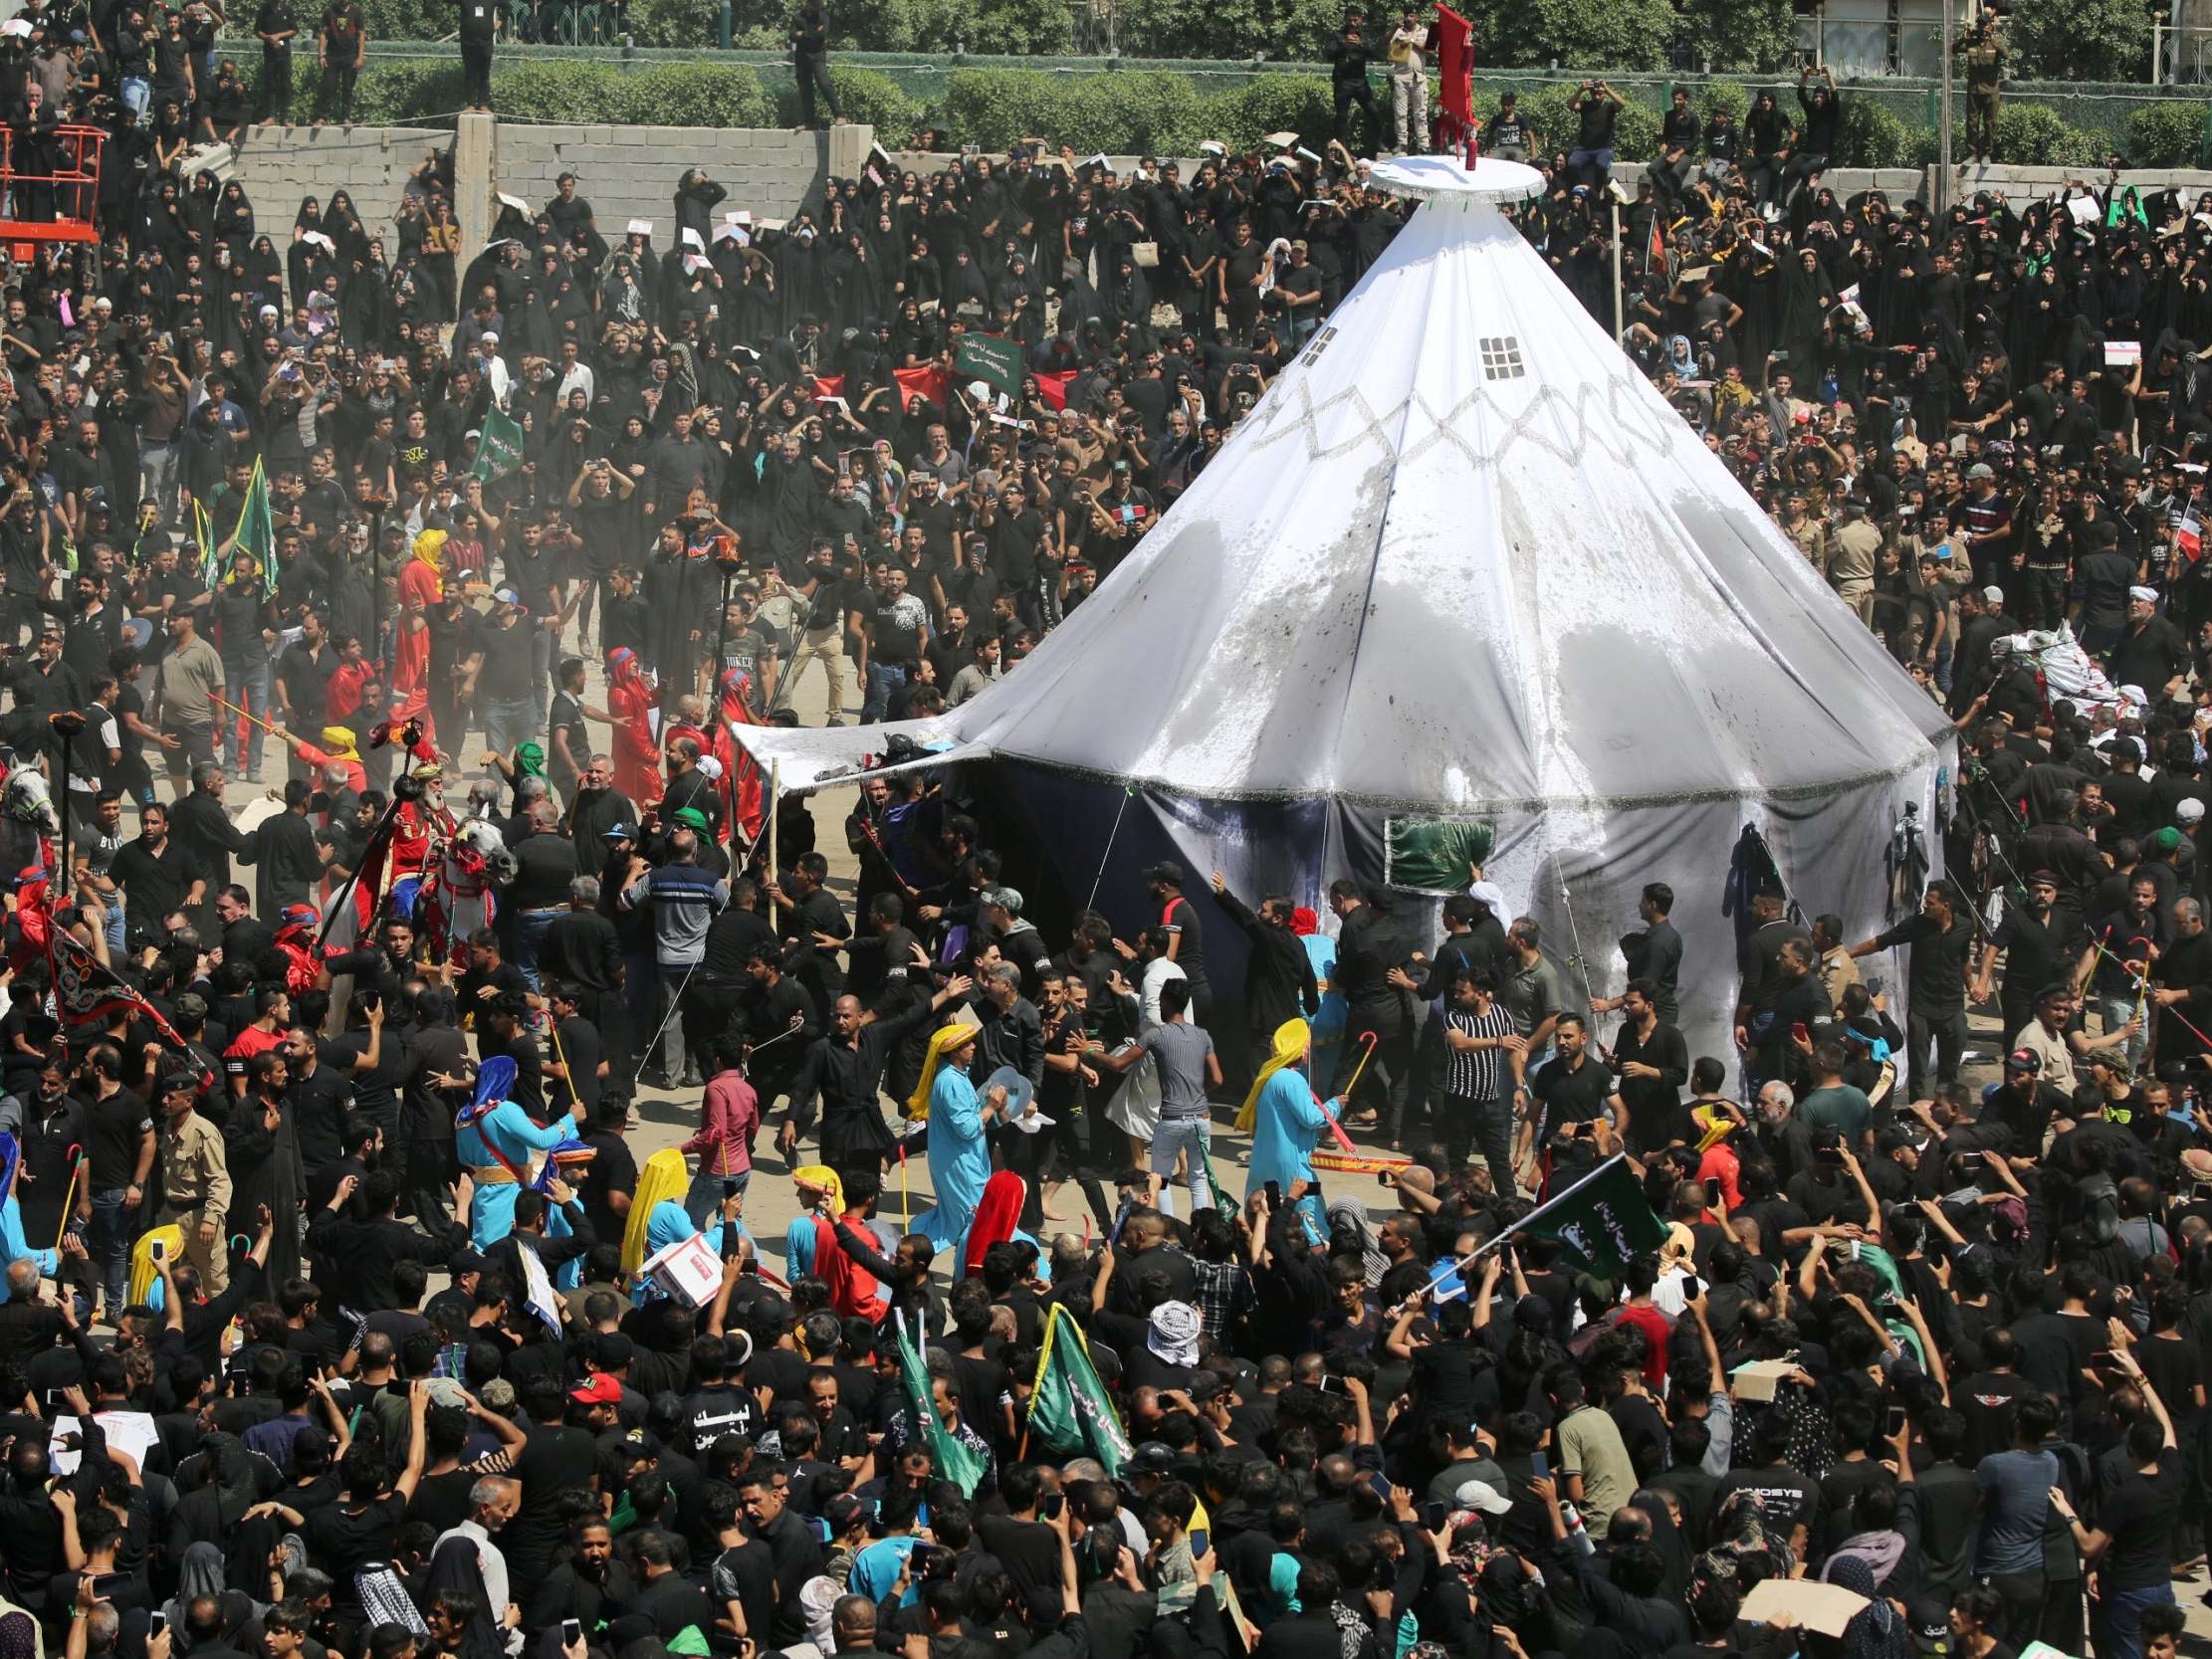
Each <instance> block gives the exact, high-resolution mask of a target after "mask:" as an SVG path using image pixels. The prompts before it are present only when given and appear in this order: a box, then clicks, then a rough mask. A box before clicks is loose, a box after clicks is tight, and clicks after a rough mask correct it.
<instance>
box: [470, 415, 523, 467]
mask: <svg viewBox="0 0 2212 1659" xmlns="http://www.w3.org/2000/svg"><path fill="white" fill-rule="evenodd" d="M522 464H523V427H522V423H521V422H520V421H518V420H515V419H513V418H512V417H511V416H508V415H506V414H504V413H502V412H501V411H500V410H498V409H493V410H491V411H490V412H489V413H487V414H486V415H485V417H484V430H483V431H482V432H480V433H478V434H477V439H476V460H475V461H474V462H472V463H471V464H470V466H469V477H471V478H473V479H481V480H482V481H483V482H484V483H486V484H497V483H498V482H499V481H500V480H501V479H503V478H505V477H506V476H507V475H508V474H509V473H512V472H514V471H516V470H517V469H518V468H519V467H521V466H522Z"/></svg>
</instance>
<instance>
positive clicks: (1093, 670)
mask: <svg viewBox="0 0 2212 1659" xmlns="http://www.w3.org/2000/svg"><path fill="white" fill-rule="evenodd" d="M1375 171H1376V176H1377V178H1378V179H1379V180H1380V181H1382V182H1385V183H1386V184H1388V185H1389V186H1390V187H1393V188H1397V189H1401V190H1403V191H1406V192H1408V193H1411V194H1417V195H1422V196H1424V197H1426V198H1427V199H1426V201H1425V203H1424V205H1423V207H1422V208H1421V210H1420V211H1419V212H1417V213H1416V214H1415V215H1414V217H1413V218H1412V220H1411V222H1410V223H1409V224H1408V225H1407V226H1406V228H1405V230H1404V231H1403V232H1401V233H1400V235H1399V236H1398V237H1397V239H1396V240H1395V241H1394V242H1392V244H1391V245H1390V247H1389V249H1388V250H1387V251H1386V252H1385V253H1384V255H1383V257H1382V259H1381V260H1380V261H1378V262H1377V264H1376V265H1375V267H1374V268H1373V269H1372V270H1370V271H1369V273H1368V274H1367V276H1366V278H1365V279H1364V280H1363V281H1362V282H1361V283H1360V284H1359V286H1358V287H1357V288H1356V289H1355V290H1354V291H1353V293H1352V294H1351V295H1350V296H1348V297H1347V298H1346V300H1345V301H1344V303H1343V304H1342V305H1341V306H1340V307H1339V308H1338V309H1337V310H1336V311H1335V312H1334V313H1333V314H1332V315H1331V317H1330V318H1329V320H1328V321H1327V323H1326V324H1325V325H1324V326H1323V327H1322V329H1321V331H1320V332H1319V333H1318V334H1317V335H1316V336H1315V337H1314V338H1313V339H1312V340H1311V341H1310V342H1309V343H1308V344H1307V346H1306V347H1305V349H1304V350H1303V352H1301V354H1300V355H1299V357H1298V359H1297V361H1296V362H1295V363H1294V364H1293V365H1292V366H1291V367H1290V368H1288V369H1286V370H1285V371H1284V372H1283V373H1282V374H1280V375H1279V376H1278V377H1277V379H1276V380H1275V382H1274V384H1273V385H1272V386H1271V387H1270V388H1269V389H1268V391H1267V393H1266V395H1265V396H1264V397H1263V399H1262V400H1261V402H1260V403H1259V405H1258V406H1257V407H1256V408H1255V409H1254V410H1253V411H1252V412H1251V414H1250V415H1249V416H1248V417H1247V418H1246V419H1245V420H1244V421H1243V422H1242V423H1241V424H1240V425H1239V426H1238V428H1237V430H1236V431H1235V433H1234V434H1233V435H1232V436H1231V437H1230V439H1229V440H1228V442H1227V443H1226V444H1225V445H1224V446H1223V448H1222V450H1221V453H1220V454H1219V455H1218V456H1217V457H1216V458H1215V460H1214V461H1213V462H1212V463H1211V464H1210V465H1209V466H1208V467H1207V469H1206V471H1205V472H1204V473H1203V474H1202V475H1201V476H1200V477H1199V479H1198V481H1197V482H1196V483H1195V484H1194V485H1193V486H1192V487H1191V489H1190V490H1189V491H1188V492H1186V494H1185V495H1184V497H1183V499H1182V500H1181V501H1180V502H1179V503H1177V505H1176V506H1175V508H1174V510H1173V511H1172V512H1170V513H1169V514H1168V515H1167V517H1166V518H1165V519H1164V520H1163V521H1162V522H1161V523H1160V524H1159V525H1158V526H1157V527H1156V528H1155V529H1154V530H1153V531H1152V532H1151V533H1150V534H1149V535H1147V536H1146V537H1145V538H1144V539H1143V541H1142V542H1141V543H1140V544H1139V545H1138V546H1137V547H1136V549H1135V550H1134V551H1133V552H1132V553H1131V555H1130V556H1129V558H1128V559H1127V560H1126V561H1125V562H1124V563H1123V565H1122V566H1121V568H1119V569H1118V570H1117V571H1115V573H1114V574H1113V576H1112V577H1111V578H1110V579H1109V580H1107V581H1106V582H1104V583H1102V584H1101V585H1100V587H1099V590H1098V592H1097V593H1096V594H1095V595H1094V596H1093V597H1092V598H1090V599H1089V600H1087V601H1086V602H1085V603H1084V604H1082V605H1081V606H1080V607H1079V608H1078V609H1077V610H1076V611H1075V612H1074V613H1073V614H1071V615H1070V616H1069V617H1068V619H1067V620H1066V622H1065V623H1064V624H1063V625H1062V626H1060V627H1059V628H1057V629H1055V630H1054V631H1053V632H1052V633H1051V634H1050V635H1049V636H1048V637H1047V638H1046V639H1045V640H1044V641H1043V643H1042V644H1041V645H1040V646H1039V647H1038V649H1037V650H1036V651H1035V653H1034V654H1033V655H1032V656H1031V657H1030V659H1029V660H1028V661H1027V662H1026V663H1024V664H1023V665H1022V667H1021V668H1020V670H1019V672H1018V673H1016V674H1013V675H1011V676H1010V677H1008V678H1007V679H1006V680H1005V681H1003V682H1001V683H999V684H997V685H995V686H994V687H992V688H991V689H990V690H988V691H987V692H985V693H984V694H983V695H982V696H980V697H978V698H976V699H975V700H973V701H972V702H970V703H968V704H966V705H964V706H963V707H961V708H960V709H957V710H953V711H951V712H950V713H948V714H947V715H946V716H945V717H944V718H942V719H941V720H937V721H932V722H927V723H922V724H921V726H919V727H917V728H915V729H916V732H917V735H922V736H925V737H928V738H935V739H938V740H940V741H942V740H945V739H950V740H951V741H952V743H953V744H954V745H955V748H956V749H957V751H958V752H959V753H961V754H974V753H992V754H995V755H997V756H999V757H1001V758H1007V759H1019V760H1026V761H1030V762H1034V763H1036V764H1039V765H1042V766H1046V767H1055V768H1063V769H1066V770H1069V771H1072V772H1079V773H1086V774H1090V775H1092V776H1095V777H1103V778H1112V779H1117V780H1122V781H1127V782H1131V783H1135V784H1138V785H1141V786H1148V787H1150V788H1151V789H1153V790H1156V791H1162V792H1167V793H1172V794H1175V795H1181V796H1188V797H1194V798H1199V799H1224V800H1237V799H1243V800H1254V799H1277V800H1282V799H1299V798H1306V799H1312V798H1323V797H1333V798H1336V799H1340V800H1343V801H1348V802H1361V803H1369V804H1373V805H1378V806H1418V807H1421V808H1424V809H1427V810H1430V811H1439V810H1440V811H1445V812H1452V813H1461V812H1479V813H1488V812H1501V813H1503V812H1527V811H1530V810H1538V809H1551V810H1554V811H1558V810H1561V809H1565V810H1567V811H1569V812H1574V811H1576V810H1578V809H1579V810H1581V811H1588V812H1593V813H1602V812H1607V811H1618V810H1621V809H1624V808H1630V807H1635V806H1651V805H1659V804H1661V803H1666V802H1682V801H1687V800H1696V799H1704V800H1719V799H1748V798H1759V799H1764V800H1769V801H1786V800H1789V799H1791V798H1807V797H1813V796H1820V795H1826V794H1830V793H1833V792H1835V791H1838V790H1841V789H1849V788H1852V787H1856V786H1859V785H1862V784H1866V783H1870V782H1873V781H1875V780H1878V779H1880V778H1885V777H1894V776H1897V775H1899V774H1900V773H1901V772H1903V771H1904V770H1906V769H1907V768H1912V767H1919V768H1925V767H1927V766H1929V765H1930V764H1931V763H1932V761H1933V757H1934V748H1933V743H1934V740H1935V739H1936V738H1937V737H1939V736H1940V734H1941V733H1943V732H1944V731H1945V730H1946V729H1947V723H1946V722H1945V720H1944V718H1943V716H1942V714H1941V712H1940V711H1939V710H1938V709H1937V708H1936V707H1935V705H1934V704H1933V703H1932V702H1930V701H1929V699H1928V698H1927V696H1926V695H1925V694H1924V693H1923V692H1921V691H1919V690H1918V689H1917V688H1916V687H1914V686H1913V685H1912V683H1911V682H1910V680H1908V679H1907V678H1906V677H1905V675H1904V674H1903V673H1902V672H1901V671H1900V670H1899V669H1898V668H1897V666H1896V665H1895V664H1894V663H1893V662H1892V661H1891V660H1890V659H1889V657H1888V655H1887V653H1886V652H1885V651H1884V650H1883V649H1882V648H1881V646H1880V643H1879V642H1878V641H1877V640H1876V639H1875V638H1874V637H1873V636H1872V635H1871V634H1870V633H1869V632H1868V631H1867V629H1866V628H1865V627H1864V626H1863V625H1862V624H1861V623H1860V622H1859V621H1858V619H1857V618H1856V617H1855V616H1854V615H1852V613H1851V612H1850V611H1849V610H1848V609H1847V608H1846V607H1845V606H1844V605H1843V603H1842V602H1841V601H1840V600H1839V599H1838V598H1837V597H1836V596H1835V595H1834V594H1833V593H1832V592H1831V591H1830V589H1829V588H1828V586H1827V584H1826V583H1825V581H1823V580H1822V579H1821V577H1820V576H1819V575H1818V574H1817V573H1816V572H1815V571H1814V570H1813V569H1812V568H1811V567H1810V566H1809V565H1808V564H1807V563H1806V561H1805V559H1804V558H1803V556H1802V555H1801V554H1799V553H1798V552H1797V550H1796V549H1795V548H1794V547H1793V546H1792V545H1791V544H1790V543H1789V542H1788V541H1787V540H1786V539H1785V538H1784V537H1783V536H1782V535H1781V534H1780V533H1779V531H1778V530H1777V529H1776V528H1775V527H1774V525H1773V524H1772V523H1771V521H1770V520H1769V519H1768V518H1767V517H1766V515H1765V514H1764V513H1762V512H1761V511H1760V509H1759V508H1758V506H1757V504H1756V503H1754V502H1753V501H1752V500H1751V499H1750V497H1749V496H1748V495H1746V494H1745V493H1744V491H1743V490H1742V488H1741V487H1740V486H1739V485H1738V484H1737V483H1736V482H1735V480H1734V479H1733V478H1731V477H1730V476H1729V474H1728V473H1727V471H1726V469H1725V468H1724V467H1723V466H1722V465H1721V464H1720V462H1719V460H1718V459H1717V458H1716V457H1715V456H1713V455H1711V454H1710V453H1709V452H1707V451H1706V450H1705V448H1704V447H1703V445H1702V444H1701V443H1700V441H1699V439H1698V438H1697V435H1696V434H1695V433H1694V432H1692V431H1691V430H1690V428H1689V427H1688V426H1687V425H1685V424H1684V423H1683V422H1682V420H1681V419H1680V417H1679V416H1677V415H1676V414H1675V413H1674V411H1673V410H1671V409H1670V408H1668V407H1667V405H1666V403H1665V401H1664V399H1662V398H1661V397H1660V396H1659V394H1658V392H1657V391H1656V390H1655V389H1654V388H1653V387H1652V386H1651V385H1650V384H1649V382H1648V381H1647V380H1646V379H1645V377H1644V376H1643V375H1642V374H1641V373H1640V372H1639V371H1638V370H1637V369H1636V368H1635V366H1634V365H1633V364H1631V363H1630V362H1629V360H1628V359H1627V358H1626V357H1625V356H1624V355H1623V354H1622V352H1621V351H1620V350H1619V348H1618V347H1617V346H1616V345H1615V343H1614V342H1613V341H1612V340H1611V339H1610V338H1608V337H1607V335H1606V334H1605V332H1604V331H1603V330H1602V329H1601V328H1600V327H1599V326H1598V325H1597V324H1596V323H1595V322H1594V321H1593V320H1592V318H1591V317H1590V315H1589V313H1588V312H1587V311H1585V310H1584V309H1583V307H1582V306H1581V305H1580V304H1579V303H1578V302H1577V301H1576V300H1575V298H1574V297H1573V296H1572V295H1571V294H1570V293H1569V292H1568V291H1567V289H1566V288H1565V287H1564V285H1562V284H1561V283H1560V282H1559V281H1558V279H1557V278H1556V277H1555V276H1554V275H1553V274H1552V273H1551V271H1550V270H1549V268H1548V267H1547V266H1546V265H1545V263H1544V261H1543V259H1542V258H1541V256H1540V255H1539V254H1538V253H1537V252H1536V251H1535V250H1534V249H1533V248H1532V247H1531V246H1530V245H1529V244H1528V243H1527V241H1526V240H1525V239H1524V238H1523V237H1522V236H1521V234H1520V233H1519V232H1518V231H1517V230H1516V229H1515V228H1514V227H1513V225H1512V224H1511V223H1509V222H1508V221H1507V220H1506V219H1505V218H1504V216H1503V215H1502V214H1501V213H1500V212H1499V211H1498V210H1497V207H1496V205H1495V201H1494V199H1493V198H1494V197H1496V196H1499V195H1504V194H1511V195H1515V196H1518V195H1522V194H1526V193H1529V191H1530V190H1531V189H1532V188H1533V186H1534V185H1535V184H1536V182H1537V175H1536V174H1534V173H1533V172H1532V171H1530V170H1529V169H1527V168H1523V167H1517V166H1515V165H1513V164H1512V163H1506V162H1494V161H1484V162H1482V163H1480V164H1479V165H1478V166H1477V167H1476V168H1475V169H1473V170H1472V171H1469V170H1468V169H1464V168H1462V167H1460V166H1459V165H1457V164H1456V163H1455V162H1452V161H1449V160H1446V159H1443V158H1439V157H1430V158H1423V159H1419V160H1410V161H1401V162H1394V163H1388V164H1386V165H1384V166H1381V167H1378V168H1377V169H1376V170H1375ZM742 735H743V736H744V737H745V739H746V740H747V741H748V743H749V745H751V746H754V747H756V748H757V749H758V750H759V751H760V752H761V753H763V754H764V755H766V754H771V753H773V754H777V755H779V756H781V757H782V758H783V782H784V784H785V786H786V787H791V786H800V785H804V784H806V783H808V782H812V781H816V780H818V779H822V778H826V777H828V776H831V775H834V774H835V773H837V772H840V771H843V770H845V769H846V768H847V767H849V766H850V765H851V764H852V763H854V762H855V761H857V759H858V758H859V756H860V755H861V754H863V753H868V752H875V751H879V750H880V749H881V748H882V746H883V736H882V733H881V731H880V729H878V730H858V731H856V730H851V729H847V730H839V731H767V730H763V729H761V728H749V729H747V730H745V731H744V732H743V733H742Z"/></svg>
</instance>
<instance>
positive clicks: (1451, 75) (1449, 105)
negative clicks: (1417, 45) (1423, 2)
mask: <svg viewBox="0 0 2212 1659" xmlns="http://www.w3.org/2000/svg"><path fill="white" fill-rule="evenodd" d="M1430 33H1431V36H1432V38H1433V39H1434V40H1435V42H1436V51H1437V119H1436V128H1437V142H1438V146H1439V147H1441V148H1445V149H1455V148H1456V149H1464V151H1465V152H1466V158H1467V160H1468V161H1470V162H1471V161H1473V160H1474V158H1475V124H1474V25H1473V24H1471V23H1469V22H1468V21H1467V20H1466V19H1465V18H1463V17H1461V16H1460V15H1459V14H1458V13H1457V12H1455V11H1453V10H1452V9H1451V8H1450V7H1449V6H1438V8H1437V22H1436V26H1435V27H1434V28H1433V29H1432V30H1431V31H1430Z"/></svg>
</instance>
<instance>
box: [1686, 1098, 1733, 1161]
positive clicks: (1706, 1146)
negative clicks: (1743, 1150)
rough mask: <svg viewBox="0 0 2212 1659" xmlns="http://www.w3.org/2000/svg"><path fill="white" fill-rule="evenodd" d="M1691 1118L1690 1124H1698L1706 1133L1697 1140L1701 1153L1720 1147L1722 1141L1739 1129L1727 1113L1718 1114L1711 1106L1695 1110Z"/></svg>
mask: <svg viewBox="0 0 2212 1659" xmlns="http://www.w3.org/2000/svg"><path fill="white" fill-rule="evenodd" d="M1689 1117H1690V1122H1691V1123H1693V1124H1696V1125H1697V1126H1698V1128H1699V1129H1701V1130H1702V1131H1703V1132H1704V1133H1703V1134H1702V1135H1700V1136H1699V1137H1698V1139H1697V1149H1698V1150H1699V1151H1701V1152H1704V1151H1710V1150H1711V1149H1712V1148H1713V1147H1715V1146H1717V1145H1719V1144H1720V1143H1721V1141H1725V1140H1727V1139H1728V1137H1729V1136H1731V1135H1733V1134H1735V1133H1736V1130H1737V1128H1738V1125H1737V1123H1736V1120H1735V1119H1734V1118H1732V1117H1730V1116H1729V1115H1728V1114H1727V1113H1725V1112H1717V1111H1715V1110H1714V1109H1713V1108H1711V1107H1709V1106H1700V1107H1697V1108H1695V1109H1694V1110H1693V1111H1692V1112H1691V1113H1690V1115H1689Z"/></svg>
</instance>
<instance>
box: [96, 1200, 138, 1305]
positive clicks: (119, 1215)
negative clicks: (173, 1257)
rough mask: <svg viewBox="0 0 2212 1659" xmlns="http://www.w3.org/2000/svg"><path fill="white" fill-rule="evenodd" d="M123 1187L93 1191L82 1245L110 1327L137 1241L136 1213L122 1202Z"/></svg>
mask: <svg viewBox="0 0 2212 1659" xmlns="http://www.w3.org/2000/svg"><path fill="white" fill-rule="evenodd" d="M126 1190H127V1188H124V1187H119V1186H111V1187H107V1188H101V1187H95V1188H94V1189H93V1224H92V1236H91V1237H90V1238H89V1239H87V1240H86V1241H85V1242H86V1244H87V1245H88V1247H89V1248H90V1249H91V1251H92V1258H93V1278H94V1280H95V1282H97V1283H98V1284H99V1286H100V1290H101V1300H102V1301H103V1302H105V1303H106V1304H107V1307H108V1323H109V1324H111V1325H112V1324H113V1323H114V1322H115V1317H116V1316H117V1315H118V1314H120V1313H121V1312H122V1310H123V1299H124V1297H125V1296H127V1295H128V1294H129V1291H130V1247H131V1246H132V1245H133V1244H135V1243H137V1242H138V1212H137V1211H136V1210H134V1209H132V1208H131V1207H130V1206H129V1205H127V1204H125V1203H124V1202H123V1193H124V1192H125V1191H126Z"/></svg>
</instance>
